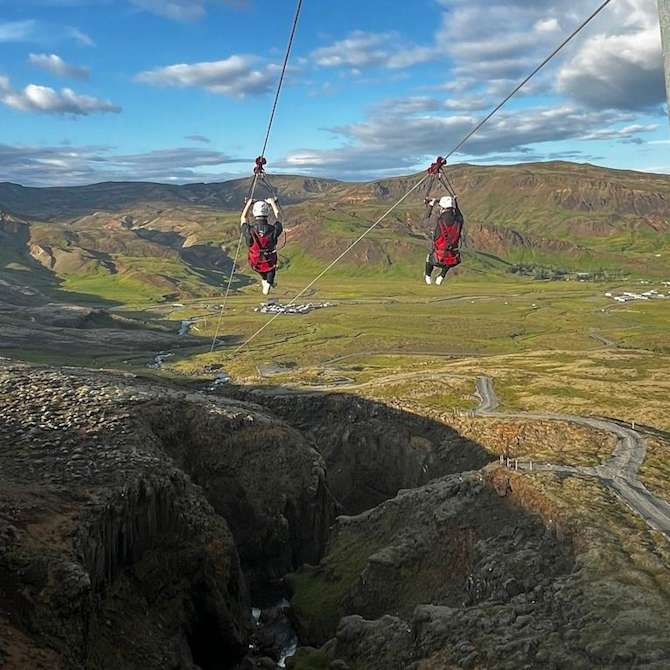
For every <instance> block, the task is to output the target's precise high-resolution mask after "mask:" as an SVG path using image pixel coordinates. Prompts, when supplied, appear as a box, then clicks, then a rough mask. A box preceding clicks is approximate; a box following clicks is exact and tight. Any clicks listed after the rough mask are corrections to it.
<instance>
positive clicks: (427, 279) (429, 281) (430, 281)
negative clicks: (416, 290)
mask: <svg viewBox="0 0 670 670" xmlns="http://www.w3.org/2000/svg"><path fill="white" fill-rule="evenodd" d="M432 283H433V278H432V277H431V276H430V275H426V284H428V286H430V285H431V284H432Z"/></svg>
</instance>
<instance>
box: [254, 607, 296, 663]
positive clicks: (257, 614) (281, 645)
mask: <svg viewBox="0 0 670 670" xmlns="http://www.w3.org/2000/svg"><path fill="white" fill-rule="evenodd" d="M290 609H291V604H290V603H289V601H288V600H287V599H286V598H285V597H282V598H281V599H280V600H279V601H274V602H272V603H271V604H269V605H268V606H265V607H254V608H253V609H252V611H251V612H252V616H253V619H254V622H255V624H256V631H255V634H254V645H253V647H254V651H255V652H256V653H257V654H258V655H260V656H267V657H269V658H272V659H274V660H275V661H276V663H277V666H276V667H277V668H285V667H286V660H287V659H288V658H290V657H291V656H294V655H295V653H296V651H297V650H298V644H299V641H298V635H297V633H296V631H295V629H294V628H293V624H292V623H291V618H290Z"/></svg>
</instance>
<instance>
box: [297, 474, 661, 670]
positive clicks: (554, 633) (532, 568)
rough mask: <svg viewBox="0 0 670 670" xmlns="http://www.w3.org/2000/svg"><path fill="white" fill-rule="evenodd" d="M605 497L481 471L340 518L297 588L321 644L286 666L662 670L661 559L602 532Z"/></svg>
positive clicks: (619, 531) (608, 530) (627, 524)
mask: <svg viewBox="0 0 670 670" xmlns="http://www.w3.org/2000/svg"><path fill="white" fill-rule="evenodd" d="M570 491H572V499H571V500H570V501H569V502H568V501H567V498H568V497H569V496H570V493H569V492H570ZM577 491H579V493H577ZM557 492H558V493H559V497H558V498H557V497H556V493H557ZM583 496H586V497H587V499H588V500H589V507H588V508H587V509H586V510H584V511H582V510H580V509H579V508H580V505H581V504H582V500H583ZM607 498H608V496H607V494H606V493H605V492H604V491H603V489H602V488H600V487H599V486H598V485H591V484H586V483H585V482H583V481H579V482H577V481H571V480H569V479H568V480H566V481H564V482H561V481H560V478H556V477H554V476H553V475H548V476H546V477H543V478H539V479H534V480H533V479H531V478H528V477H527V476H517V475H514V474H512V473H510V472H509V471H506V470H504V469H503V468H499V467H497V466H489V467H488V468H486V469H485V470H483V471H480V472H477V473H465V474H462V475H453V476H449V477H446V478H442V479H439V480H436V481H434V482H431V483H430V484H428V485H426V486H424V487H422V488H419V489H416V490H413V491H405V492H401V493H400V494H399V495H398V496H397V497H396V498H394V499H393V500H390V501H388V502H387V503H384V504H383V505H380V506H379V507H377V508H375V509H373V510H371V511H369V512H366V513H364V514H361V515H358V516H356V517H341V518H340V519H338V522H337V524H336V527H335V529H334V532H333V535H332V537H331V541H330V544H329V547H328V550H327V553H326V557H325V558H324V560H323V561H322V562H321V564H320V565H319V566H316V567H305V568H304V569H303V570H301V571H300V572H299V573H297V574H296V575H294V576H293V577H292V583H293V586H294V589H295V595H294V603H295V609H296V613H297V616H298V618H299V621H300V622H301V624H302V626H303V630H302V634H303V637H304V639H305V640H307V641H309V642H311V644H313V645H317V646H318V645H321V644H322V643H324V641H326V640H328V639H329V638H330V639H329V640H328V642H327V643H326V644H325V645H324V646H323V647H322V648H321V649H320V650H316V649H314V648H312V649H303V650H301V652H300V653H299V654H298V655H297V656H296V658H295V659H294V660H293V661H292V663H291V664H290V665H289V667H291V668H294V669H295V670H305V669H307V668H311V667H330V668H332V669H335V668H337V669H339V670H358V669H361V670H362V669H363V668H365V669H366V670H407V669H410V668H411V669H412V670H437V669H438V668H439V669H443V668H509V669H510V670H511V669H512V668H537V667H545V666H546V667H549V668H583V669H584V670H587V669H588V668H594V667H599V668H622V669H623V668H630V667H645V668H655V669H658V670H661V668H663V667H665V665H666V664H667V660H668V658H670V646H669V645H668V641H667V635H666V634H665V632H664V631H665V630H666V629H667V625H668V623H670V619H669V616H668V609H667V597H668V596H667V572H666V571H667V558H668V557H667V553H666V552H665V551H664V550H663V549H662V548H661V550H660V554H659V553H657V551H658V550H657V549H654V548H652V547H651V545H645V546H647V547H648V549H649V551H647V550H646V549H641V548H640V542H639V535H638V534H639V533H640V530H639V527H638V523H637V520H636V519H634V518H630V517H626V515H625V514H620V515H619V516H617V518H616V521H615V522H613V523H614V525H610V524H609V523H608V522H607V521H605V518H606V515H605V514H604V513H603V507H602V506H603V505H607V504H608V503H607ZM560 499H565V501H564V502H560ZM578 501H579V502H578ZM610 502H611V501H610ZM595 518H598V519H599V524H600V525H598V526H596V525H593V519H595ZM614 528H616V530H614ZM627 534H628V535H632V536H634V538H633V539H632V541H628V540H627V539H624V538H625V537H626V535H627ZM647 537H648V538H649V539H648V540H647V541H646V542H649V541H650V540H651V535H650V534H647ZM652 545H653V541H652ZM638 552H641V553H638ZM643 554H644V556H643ZM661 556H665V558H661ZM664 561H665V565H666V568H661V563H662V562H664ZM652 566H653V567H652ZM649 570H651V571H652V572H653V573H654V574H656V575H657V577H658V576H660V574H661V573H663V574H665V577H664V578H662V579H661V581H659V582H656V583H655V584H652V582H651V581H649V580H647V578H646V577H645V576H644V575H647V574H648V571H649ZM659 571H660V572H659ZM319 663H321V664H323V665H322V666H319V665H318V664H319Z"/></svg>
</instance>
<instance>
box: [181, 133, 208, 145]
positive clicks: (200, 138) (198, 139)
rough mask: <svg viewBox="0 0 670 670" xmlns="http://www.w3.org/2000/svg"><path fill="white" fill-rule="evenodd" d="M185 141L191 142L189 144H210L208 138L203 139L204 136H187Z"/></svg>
mask: <svg viewBox="0 0 670 670" xmlns="http://www.w3.org/2000/svg"><path fill="white" fill-rule="evenodd" d="M184 139H185V140H191V142H198V143H200V144H211V143H212V140H210V139H209V137H205V136H204V135H187V136H186V137H185V138H184Z"/></svg>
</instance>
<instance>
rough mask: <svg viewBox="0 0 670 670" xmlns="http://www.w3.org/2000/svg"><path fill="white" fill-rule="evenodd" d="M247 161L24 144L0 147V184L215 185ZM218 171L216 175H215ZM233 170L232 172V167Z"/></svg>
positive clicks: (187, 152)
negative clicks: (118, 152)
mask: <svg viewBox="0 0 670 670" xmlns="http://www.w3.org/2000/svg"><path fill="white" fill-rule="evenodd" d="M241 162H242V163H244V164H245V166H246V164H247V163H249V162H250V159H249V158H244V159H239V158H233V157H230V156H228V155H226V154H223V153H220V152H217V151H212V150H208V149H195V148H192V147H186V148H174V149H164V150H158V151H150V152H147V153H144V154H128V155H119V154H116V153H115V152H114V151H113V149H112V147H107V146H69V145H64V146H26V145H7V144H5V145H3V144H0V181H11V182H16V183H20V184H26V185H35V186H50V185H54V186H63V185H76V184H90V183H93V182H100V181H109V180H113V181H159V182H167V183H175V182H180V183H187V182H202V181H218V180H221V179H227V178H230V177H233V176H239V175H235V174H234V173H231V172H221V171H220V170H221V169H225V168H226V167H232V166H233V165H235V164H238V163H241ZM215 168H219V171H214V170H215ZM233 169H235V168H233Z"/></svg>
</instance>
